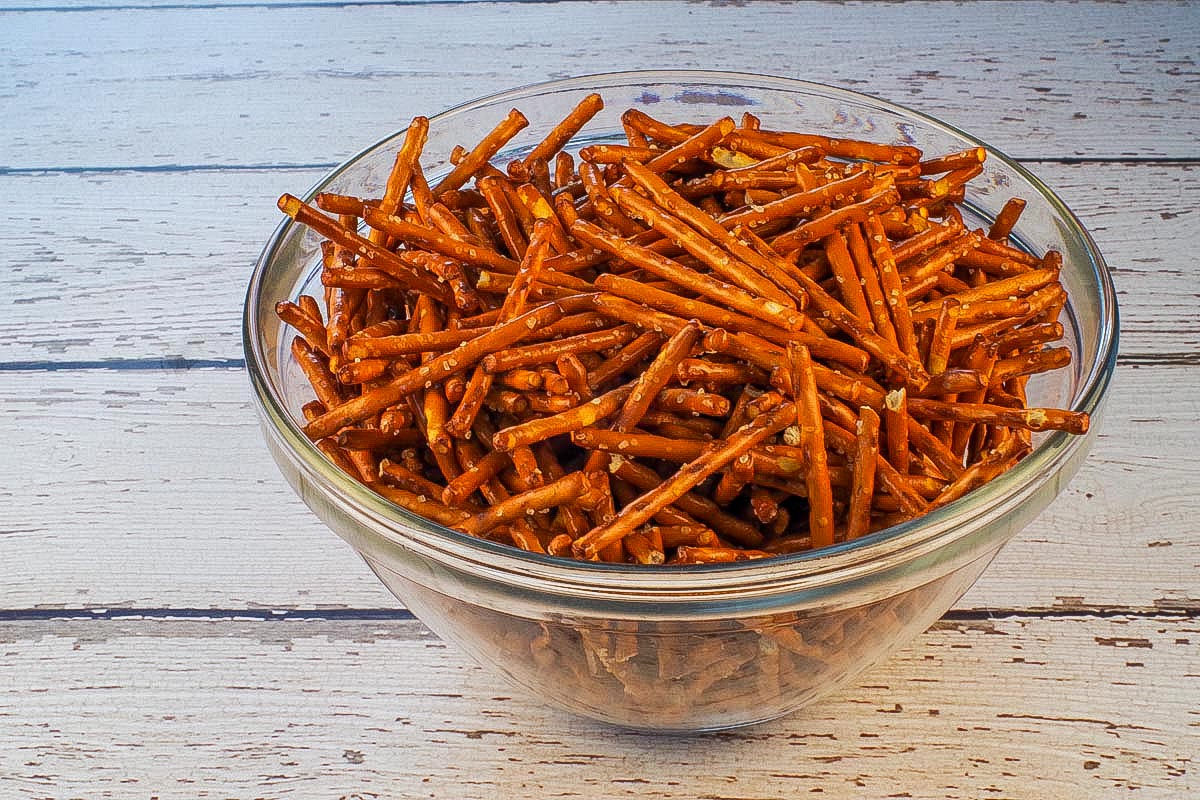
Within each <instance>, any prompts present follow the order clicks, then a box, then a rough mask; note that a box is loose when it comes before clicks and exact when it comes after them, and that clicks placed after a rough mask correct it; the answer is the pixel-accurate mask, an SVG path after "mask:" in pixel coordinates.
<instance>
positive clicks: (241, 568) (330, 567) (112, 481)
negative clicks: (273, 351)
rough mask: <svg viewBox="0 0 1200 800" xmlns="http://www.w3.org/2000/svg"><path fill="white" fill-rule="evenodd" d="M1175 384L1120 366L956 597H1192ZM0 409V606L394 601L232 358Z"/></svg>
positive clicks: (14, 398) (971, 602)
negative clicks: (1149, 402)
mask: <svg viewBox="0 0 1200 800" xmlns="http://www.w3.org/2000/svg"><path fill="white" fill-rule="evenodd" d="M1194 385H1195V370H1194V369H1192V368H1188V367H1156V368H1128V369H1122V370H1121V371H1120V372H1119V374H1118V376H1117V379H1116V381H1115V384H1114V388H1113V395H1112V397H1111V399H1110V403H1109V406H1108V410H1107V414H1106V416H1105V418H1104V419H1103V420H1102V421H1101V422H1100V433H1099V438H1098V440H1097V442H1096V446H1095V448H1094V449H1093V451H1092V454H1091V456H1090V458H1089V460H1088V461H1087V462H1086V464H1085V466H1084V467H1083V469H1082V471H1081V472H1080V474H1079V475H1078V476H1077V477H1076V478H1075V480H1074V481H1072V482H1071V483H1070V484H1069V486H1068V487H1067V488H1066V490H1065V491H1064V493H1063V494H1062V495H1061V496H1060V497H1059V499H1058V500H1057V501H1056V502H1055V503H1054V504H1052V505H1051V506H1050V508H1048V509H1047V510H1046V512H1044V513H1043V515H1042V516H1041V517H1040V518H1039V519H1038V520H1037V521H1036V522H1035V523H1034V524H1033V525H1031V526H1029V527H1028V528H1026V529H1025V531H1024V532H1022V533H1021V534H1020V535H1018V536H1017V538H1016V539H1015V540H1013V541H1012V542H1011V543H1010V544H1009V545H1008V547H1007V548H1006V549H1005V550H1004V551H1003V552H1002V553H1001V555H1000V556H999V557H998V558H997V560H996V561H995V562H994V563H993V565H992V566H991V568H990V569H989V570H988V571H987V572H986V573H985V575H984V577H983V578H982V579H981V580H980V581H979V583H978V584H977V585H976V587H975V588H974V589H973V590H972V591H971V592H970V593H969V594H968V595H967V596H966V597H965V598H964V599H963V600H962V601H961V602H960V604H959V608H1036V609H1055V608H1060V609H1061V608H1081V607H1083V608H1110V607H1114V606H1120V607H1129V608H1135V609H1140V610H1143V611H1152V610H1154V609H1156V608H1168V609H1169V608H1184V609H1190V610H1196V609H1200V586H1198V585H1197V582H1196V574H1197V572H1196V565H1197V564H1200V536H1198V535H1197V532H1196V526H1195V519H1194V516H1195V515H1194V510H1195V496H1196V495H1195V486H1196V484H1197V482H1200V459H1197V457H1196V453H1195V441H1196V440H1197V438H1200V423H1198V422H1197V420H1198V419H1200V401H1198V400H1197V398H1196V394H1195V393H1194V392H1186V391H1182V390H1181V389H1182V387H1187V386H1194ZM1149 396H1154V398H1155V403H1154V407H1153V408H1152V409H1148V408H1146V407H1145V405H1144V404H1145V398H1147V397H1149ZM0 420H3V421H4V422H3V425H4V427H5V432H4V440H5V448H6V449H5V453H6V457H5V458H3V459H0V548H2V550H3V553H4V558H5V562H6V564H10V565H12V566H10V567H8V568H7V569H5V570H2V571H0V608H9V609H15V608H16V609H19V608H54V607H73V608H81V607H122V606H125V607H130V606H132V607H144V608H160V607H161V608H172V607H175V608H200V609H204V608H260V607H268V608H290V607H300V608H314V607H316V608H327V607H332V608H354V607H366V608H381V607H392V606H393V605H394V602H393V601H392V600H391V598H390V596H389V595H387V594H386V593H385V592H384V591H383V589H382V588H380V586H379V585H378V583H377V582H376V580H375V579H374V577H373V576H371V575H370V573H369V572H368V571H367V569H366V568H365V566H363V564H362V563H361V562H359V561H358V559H357V558H356V557H354V556H353V554H352V552H351V551H350V549H349V548H348V547H347V546H346V545H345V544H343V543H342V542H341V541H340V540H339V539H337V538H336V537H335V536H334V535H333V534H331V533H330V532H328V531H327V530H326V529H325V528H324V527H323V526H322V524H321V523H320V522H318V521H317V520H316V518H315V517H313V516H312V515H311V514H310V513H309V512H308V511H307V509H305V508H304V506H303V504H302V503H301V502H300V501H299V500H298V499H297V498H296V496H295V495H294V493H293V492H292V491H291V489H290V488H289V487H288V486H286V485H285V484H284V482H283V480H282V478H281V477H280V476H279V473H278V471H277V470H276V468H275V465H274V464H273V463H272V462H271V460H270V457H269V456H268V454H267V450H266V446H265V444H264V443H263V442H262V438H261V436H260V434H259V430H258V427H257V423H256V420H255V416H254V411H253V409H252V407H251V406H250V404H249V387H248V386H247V383H246V378H245V375H244V374H243V373H242V372H240V371H238V370H213V369H199V370H187V371H180V372H173V371H158V370H152V371H118V370H89V371H66V372H49V373H39V372H32V373H10V374H8V375H5V377H4V380H3V381H2V382H0Z"/></svg>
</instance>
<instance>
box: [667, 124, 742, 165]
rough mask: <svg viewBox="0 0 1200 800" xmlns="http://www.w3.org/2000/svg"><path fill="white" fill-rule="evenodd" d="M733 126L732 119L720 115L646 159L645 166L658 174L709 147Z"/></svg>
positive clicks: (694, 156)
mask: <svg viewBox="0 0 1200 800" xmlns="http://www.w3.org/2000/svg"><path fill="white" fill-rule="evenodd" d="M735 126H736V123H734V121H733V120H732V119H730V118H729V117H722V118H721V119H719V120H717V121H716V122H714V123H712V124H711V125H707V126H705V127H704V128H703V129H701V130H699V131H697V132H696V133H694V134H692V135H691V136H689V137H688V138H687V139H684V140H683V141H682V142H679V143H678V144H676V145H675V146H674V147H672V148H670V149H669V150H666V151H664V152H662V153H660V154H659V155H657V156H655V157H654V158H652V159H650V160H649V161H647V162H646V168H647V169H649V170H651V171H652V172H657V173H659V174H662V173H664V172H668V171H670V170H672V169H675V168H676V167H678V166H679V165H681V164H683V163H685V162H687V161H690V160H691V159H693V158H698V157H699V156H701V155H702V154H704V153H705V152H706V151H708V150H709V149H711V148H712V147H713V146H714V145H715V144H717V142H719V141H721V140H722V139H724V138H725V137H726V136H728V135H729V134H730V133H732V132H733V129H734V127H735Z"/></svg>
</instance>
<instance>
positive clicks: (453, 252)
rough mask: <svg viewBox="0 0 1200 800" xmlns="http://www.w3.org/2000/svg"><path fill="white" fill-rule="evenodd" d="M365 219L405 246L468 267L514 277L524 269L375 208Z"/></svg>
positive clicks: (499, 257) (369, 211) (476, 246)
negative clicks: (513, 274) (445, 256)
mask: <svg viewBox="0 0 1200 800" xmlns="http://www.w3.org/2000/svg"><path fill="white" fill-rule="evenodd" d="M363 219H365V220H366V223H367V224H368V225H370V226H371V227H372V228H378V229H379V230H382V231H383V232H385V233H387V234H390V235H391V236H395V237H396V238H397V239H399V240H400V241H402V242H405V243H408V244H411V245H416V246H420V247H427V248H429V249H430V250H434V251H436V252H438V253H442V254H443V255H447V256H450V257H451V258H454V259H458V260H459V261H462V262H463V263H466V264H472V265H475V266H480V267H491V268H492V269H496V270H499V271H501V272H508V273H510V274H511V273H515V272H516V271H517V268H518V267H519V266H520V264H519V263H518V262H516V261H514V260H512V259H511V258H508V257H506V256H502V255H500V254H499V253H497V252H495V251H494V250H489V249H487V248H485V247H483V246H482V245H478V244H472V243H469V242H460V241H458V240H457V239H453V238H451V237H449V236H447V235H445V234H444V233H440V232H438V231H437V230H434V229H432V228H424V227H421V226H420V225H414V224H413V223H411V222H408V221H406V220H403V219H401V218H400V217H396V216H392V215H390V214H384V213H383V212H382V211H378V210H376V209H373V208H368V209H366V216H365V217H364V218H363ZM395 259H396V260H397V261H400V263H404V262H403V261H401V260H400V259H399V257H398V256H397V257H395ZM389 271H390V270H389ZM439 299H441V298H439Z"/></svg>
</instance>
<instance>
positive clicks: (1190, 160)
mask: <svg viewBox="0 0 1200 800" xmlns="http://www.w3.org/2000/svg"><path fill="white" fill-rule="evenodd" d="M531 1H532V0H531ZM0 13H3V12H0ZM1013 160H1014V161H1016V162H1017V163H1019V164H1026V165H1031V166H1036V165H1038V164H1059V165H1066V166H1086V165H1093V166H1095V165H1111V166H1146V165H1152V166H1164V167H1194V166H1200V157H1178V156H1063V157H1052V156H1044V157H1043V156H1038V157H1026V158H1015V159H1013ZM337 166H338V163H337V162H335V161H314V162H311V163H303V164H125V165H118V166H107V167H105V166H98V165H81V166H41V167H11V166H8V167H6V166H0V178H8V177H23V176H43V175H44V176H49V175H111V174H118V173H140V174H187V173H191V172H215V173H220V172H309V171H312V170H331V169H333V168H335V167H337Z"/></svg>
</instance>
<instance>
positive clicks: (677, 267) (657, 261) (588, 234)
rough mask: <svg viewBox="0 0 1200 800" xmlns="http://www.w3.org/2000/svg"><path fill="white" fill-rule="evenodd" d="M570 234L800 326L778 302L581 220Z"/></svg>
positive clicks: (782, 323) (750, 310)
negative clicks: (684, 264) (712, 276)
mask: <svg viewBox="0 0 1200 800" xmlns="http://www.w3.org/2000/svg"><path fill="white" fill-rule="evenodd" d="M571 232H572V233H573V234H575V236H576V237H578V238H579V239H581V240H583V241H584V242H586V243H587V244H590V245H591V246H593V247H596V248H598V249H602V250H607V251H608V252H610V253H612V254H613V255H615V256H617V257H618V258H621V259H624V260H625V261H628V262H629V263H631V264H634V265H636V266H638V267H641V268H642V269H645V270H647V271H648V272H651V273H653V274H655V275H658V276H659V277H662V278H664V279H666V280H669V281H671V282H672V283H675V284H677V285H679V286H682V287H684V288H686V289H690V290H691V291H694V292H696V293H697V294H701V295H703V296H705V297H711V298H713V299H715V300H718V301H721V302H725V303H727V304H729V305H730V306H732V307H733V308H736V309H737V310H738V311H741V312H742V313H744V314H748V315H749V316H752V317H757V318H758V319H761V320H763V321H765V322H769V323H771V324H772V325H776V326H778V327H781V328H783V329H784V330H798V329H799V328H800V327H801V325H802V324H803V322H802V318H801V316H800V314H799V313H798V312H796V311H795V309H789V308H787V307H786V306H782V305H780V304H779V303H776V302H773V301H771V300H766V299H764V298H761V297H758V296H756V295H753V294H750V293H749V292H746V291H743V290H742V289H739V288H738V287H736V286H732V285H730V284H728V283H722V282H721V281H718V280H714V279H713V278H710V277H709V276H707V275H704V274H702V273H699V272H695V271H694V270H690V269H688V268H687V267H685V266H683V265H682V264H679V263H678V262H676V261H672V260H671V259H669V258H666V257H665V256H660V255H659V254H658V253H655V252H653V251H651V250H647V249H646V248H644V247H639V246H637V245H635V244H632V243H630V242H627V241H625V240H622V239H618V238H616V237H614V236H612V235H611V234H609V233H607V232H605V231H603V230H601V229H600V228H598V227H596V226H595V225H592V224H591V223H589V222H586V221H584V220H582V219H581V220H579V221H577V222H576V223H575V224H574V225H572V226H571Z"/></svg>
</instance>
